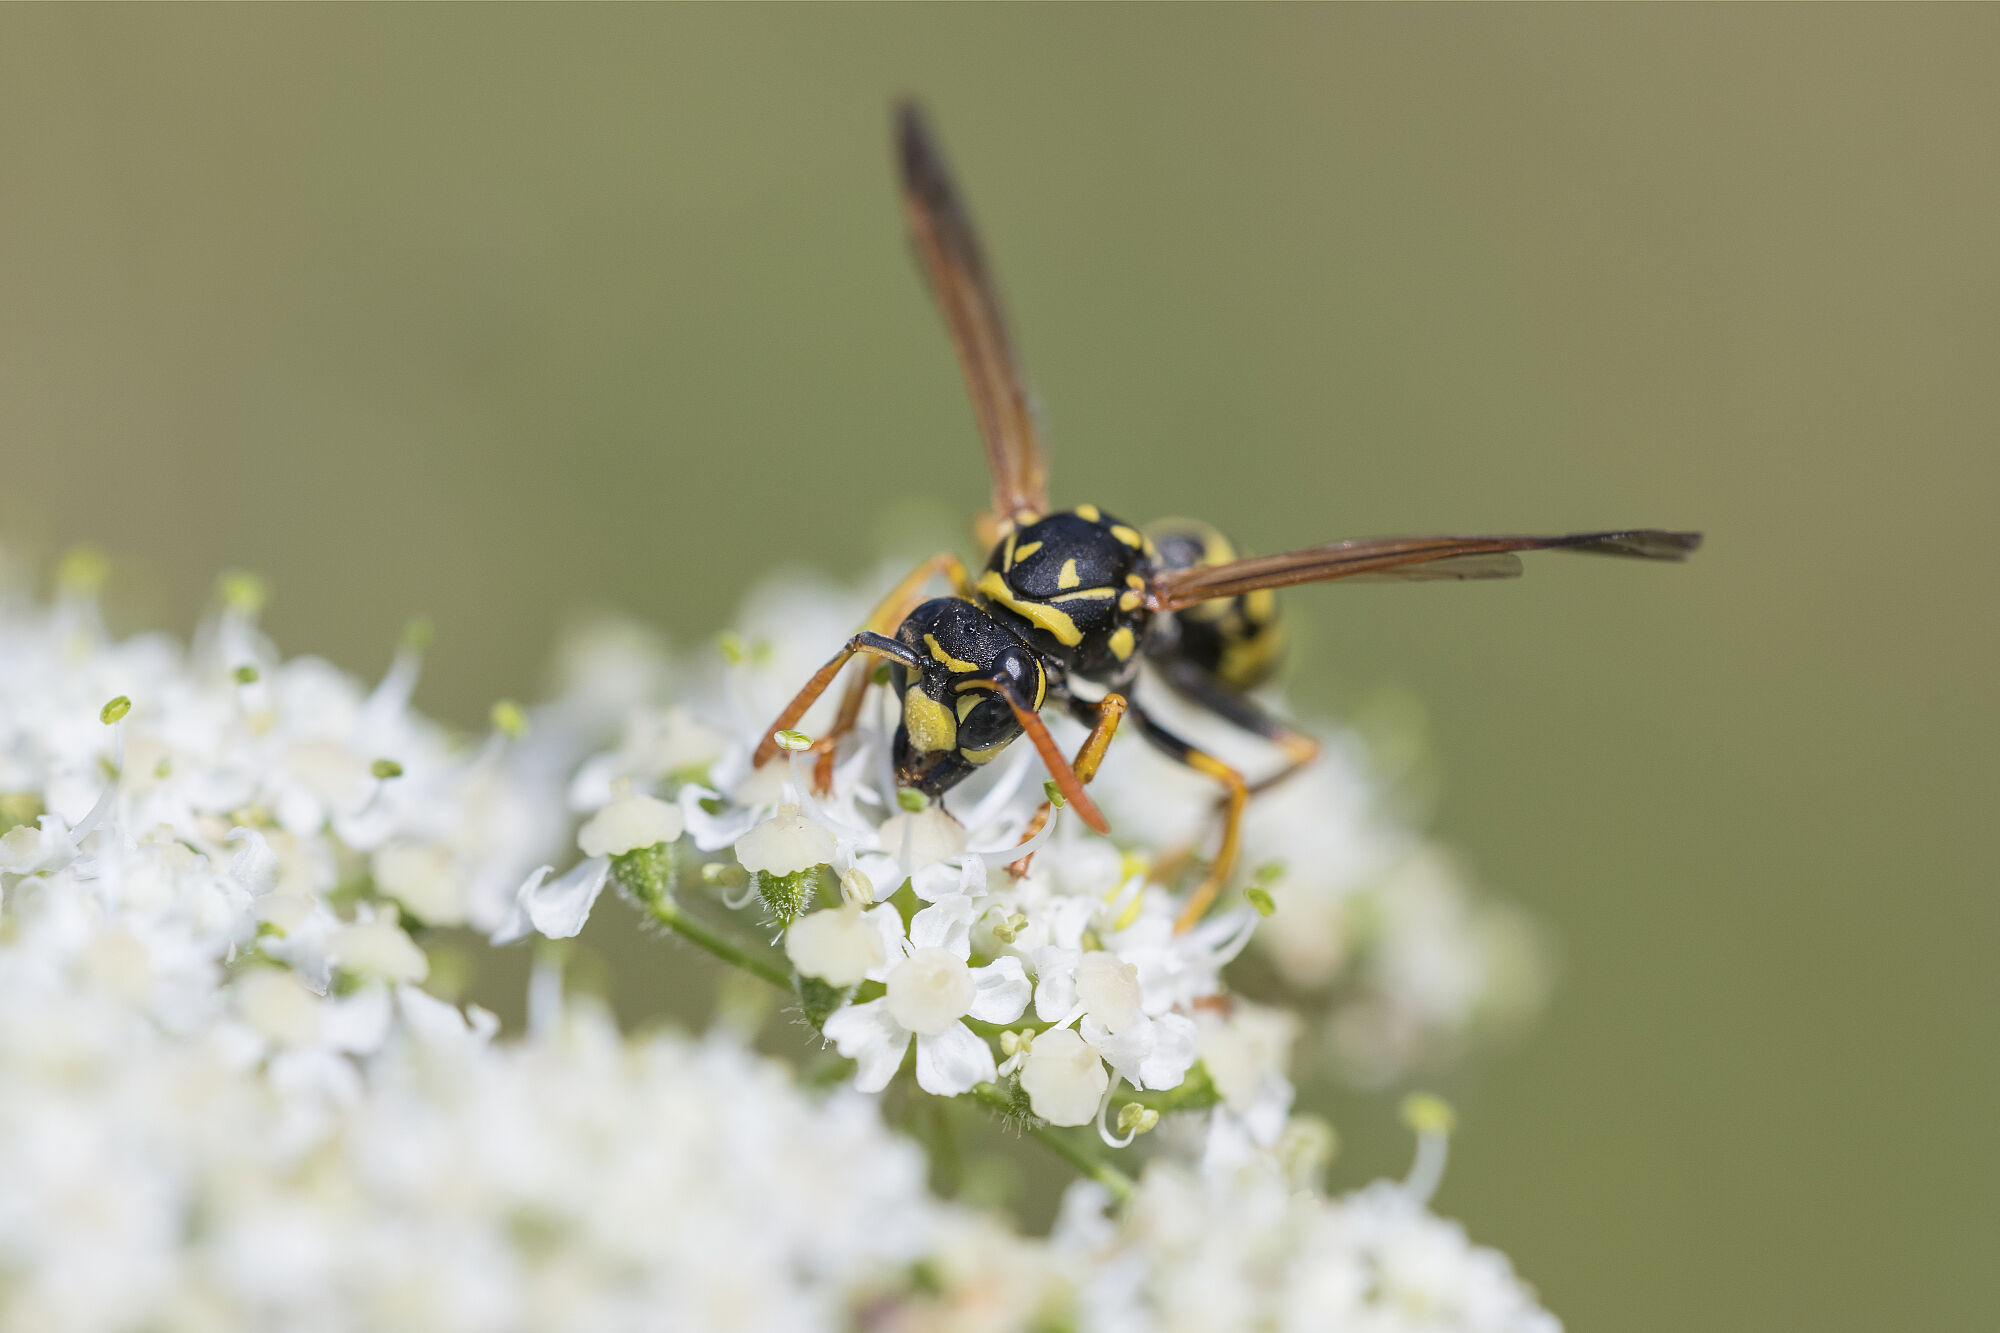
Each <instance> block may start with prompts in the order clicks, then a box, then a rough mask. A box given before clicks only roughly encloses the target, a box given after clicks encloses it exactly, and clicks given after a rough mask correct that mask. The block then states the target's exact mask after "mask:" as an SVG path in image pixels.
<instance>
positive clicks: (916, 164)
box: [896, 102, 1049, 519]
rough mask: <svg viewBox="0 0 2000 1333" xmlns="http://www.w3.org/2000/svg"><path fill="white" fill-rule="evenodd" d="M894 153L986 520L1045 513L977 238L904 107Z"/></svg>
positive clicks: (1043, 487) (1042, 474)
mask: <svg viewBox="0 0 2000 1333" xmlns="http://www.w3.org/2000/svg"><path fill="white" fill-rule="evenodd" d="M896 149H897V158H898V160H899V162H900V163H901V166H902V175H903V208H904V211H905V212H906V213H907V214H908V216H909V221H910V235H911V237H912V239H914V240H915V241H916V245H917V253H918V255H919V256H920V257H921V258H922V260H923V266H924V275H925V276H926V277H928V278H929V279H930V284H931V292H932V294H933V295H935V296H936V297H937V302H938V306H939V307H940V308H941V309H942V310H943V311H944V320H945V324H946V326H947V327H948V328H949V329H950V330H951V340H952V343H953V344H954V345H955V346H956V347H957V348H958V362H959V365H960V367H961V368H962V369H963V370H964V371H965V387H966V389H967V390H968V391H969V392H970V393H971V395H972V411H973V414H974V415H975V416H976V417H978V418H979V433H980V434H981V435H983V436H985V438H986V462H987V466H988V467H989V469H990V470H991V471H992V474H993V512H994V513H995V514H996V515H997V516H999V517H1001V518H1003V519H1012V518H1014V517H1015V516H1016V515H1017V514H1020V513H1023V512H1026V511H1032V512H1034V513H1045V512H1047V510H1048V507H1049V483H1048V469H1047V466H1046V465H1045V464H1044V463H1043V461H1042V451H1041V446H1040V445H1039V444H1038V443H1037V442H1036V439H1035V423H1034V420H1033V418H1032V417H1031V416H1030V414H1029V411H1028V396H1027V390H1026V389H1025V388H1024V387H1023V385H1022V382H1021V372H1020V367H1019V365H1018V364H1017V363H1016V361H1015V358H1014V344H1013V341H1012V340H1011V339H1010V338H1009V337H1008V336H1007V321H1006V318H1005V316H1004V315H1003V314H1002V313H1001V310H1000V298H999V294H998V293H997V292H996V291H995V290H994V286H993V280H992V279H991V278H990V277H988V276H987V272H986V260H985V258H984V257H983V256H982V255H981V254H980V250H979V238H978V236H977V235H975V234H974V232H973V230H972V218H971V216H970V215H969V214H968V213H967V212H966V211H965V204H964V202H963V201H962V200H961V199H960V198H959V194H958V189H957V187H956V186H954V185H953V184H952V180H951V172H950V170H949V169H948V168H947V167H946V166H945V162H944V154H943V153H942V152H940V151H939V149H938V146H937V140H936V139H935V138H934V137H933V136H932V134H931V132H930V128H929V127H928V126H927V125H926V124H925V123H924V116H923V112H921V111H920V110H918V109H917V107H916V106H915V105H914V104H913V103H910V102H904V103H902V104H900V105H899V106H897V108H896Z"/></svg>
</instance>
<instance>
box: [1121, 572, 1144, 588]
mask: <svg viewBox="0 0 2000 1333" xmlns="http://www.w3.org/2000/svg"><path fill="white" fill-rule="evenodd" d="M1125 586H1126V587H1128V588H1130V589H1132V591H1134V592H1144V591H1145V590H1146V580H1145V579H1143V578H1141V577H1139V576H1138V575H1137V574H1127V575H1126V576H1125Z"/></svg>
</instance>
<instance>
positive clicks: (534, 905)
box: [520, 856, 611, 940]
mask: <svg viewBox="0 0 2000 1333" xmlns="http://www.w3.org/2000/svg"><path fill="white" fill-rule="evenodd" d="M610 873H611V862H610V861H609V860H608V859H606V858H605V857H602V856H593V857H591V858H590V859H589V860H587V861H579V862H577V863H576V864H575V865H574V866H572V867H571V868H570V870H569V872H568V873H567V874H565V875H564V876H563V877H562V878H561V879H557V880H550V881H548V882H546V883H544V882H542V881H541V880H540V878H539V876H540V874H541V872H539V871H537V872H536V875H535V876H531V877H530V878H529V880H528V882H527V883H526V884H523V885H522V886H521V898H520V902H521V906H522V908H523V909H525V910H526V911H527V913H528V920H529V921H530V922H532V923H533V924H534V927H535V929H536V930H539V931H540V932H542V934H544V935H546V936H548V937H549V938H550V939H552V940H566V939H569V938H570V937H571V936H572V935H575V934H576V933H577V932H578V931H580V930H582V929H583V923H584V922H585V921H587V920H589V919H590V909H591V908H592V907H593V906H595V905H596V903H597V895H598V894H600V893H602V892H604V881H605V878H606V877H607V876H609V875H610Z"/></svg>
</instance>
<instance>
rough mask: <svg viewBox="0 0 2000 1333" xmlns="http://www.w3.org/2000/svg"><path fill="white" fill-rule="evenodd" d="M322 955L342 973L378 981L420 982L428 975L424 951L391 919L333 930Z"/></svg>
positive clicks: (427, 964)
mask: <svg viewBox="0 0 2000 1333" xmlns="http://www.w3.org/2000/svg"><path fill="white" fill-rule="evenodd" d="M326 954H327V958H328V959H329V960H330V961H331V962H332V963H333V965H334V966H335V967H337V968H339V969H341V970H342V971H344V972H352V973H355V974H356V975H358V976H365V977H374V978H378V979H380V980H382V981H389V982H396V981H422V980H423V979H424V976H425V974H427V973H428V972H429V971H430V960H429V959H427V958H425V957H424V951H423V950H422V949H419V948H418V947H417V945H416V942H415V941H414V940H412V939H411V938H410V937H409V935H408V934H407V933H406V932H405V931H404V930H403V928H402V927H401V926H399V925H397V924H396V923H395V921H394V920H393V919H392V920H379V919H378V920H361V921H356V922H354V923H353V924H352V925H346V926H341V927H339V928H337V929H336V930H335V931H334V932H333V934H332V936H331V937H330V938H329V939H328V940H327V944H326Z"/></svg>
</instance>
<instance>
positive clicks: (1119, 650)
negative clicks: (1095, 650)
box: [1110, 625, 1135, 662]
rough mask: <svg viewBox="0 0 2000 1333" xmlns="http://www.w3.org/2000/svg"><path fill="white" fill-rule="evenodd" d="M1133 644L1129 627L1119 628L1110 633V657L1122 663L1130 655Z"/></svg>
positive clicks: (1122, 626)
mask: <svg viewBox="0 0 2000 1333" xmlns="http://www.w3.org/2000/svg"><path fill="white" fill-rule="evenodd" d="M1134 643H1135V640H1134V639H1133V637H1132V627H1131V626H1130V625H1121V626H1119V627H1118V628H1117V629H1116V630H1113V631H1112V633H1111V645H1110V646H1111V655H1112V656H1113V657H1116V658H1117V659H1118V660H1119V661H1121V662H1123V661H1124V660H1125V659H1126V658H1128V657H1130V656H1131V655H1132V648H1133V644H1134Z"/></svg>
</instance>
